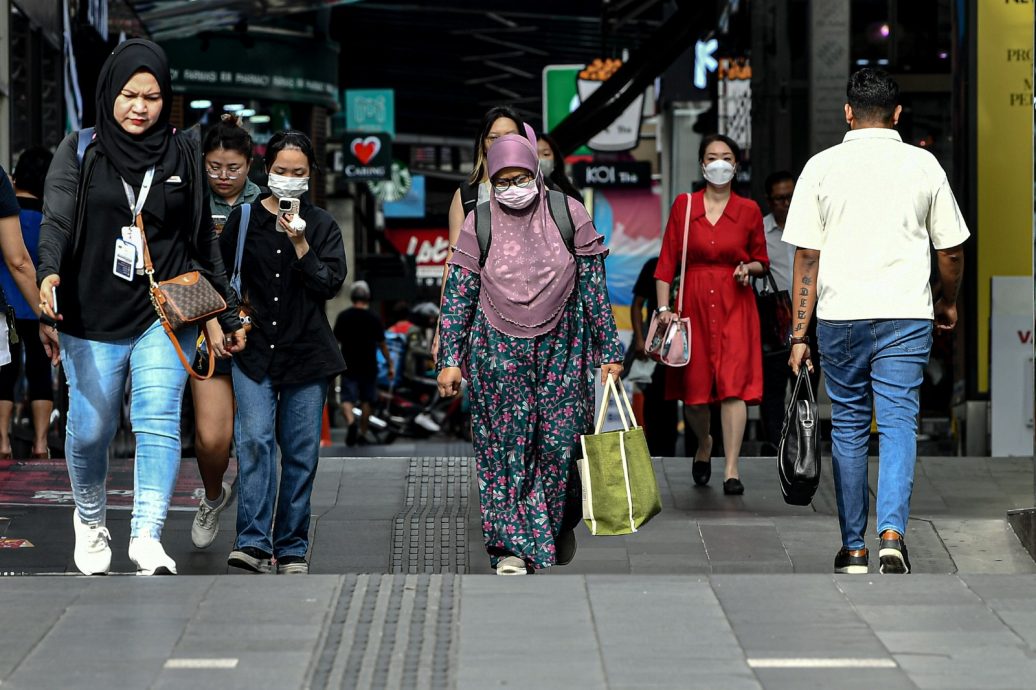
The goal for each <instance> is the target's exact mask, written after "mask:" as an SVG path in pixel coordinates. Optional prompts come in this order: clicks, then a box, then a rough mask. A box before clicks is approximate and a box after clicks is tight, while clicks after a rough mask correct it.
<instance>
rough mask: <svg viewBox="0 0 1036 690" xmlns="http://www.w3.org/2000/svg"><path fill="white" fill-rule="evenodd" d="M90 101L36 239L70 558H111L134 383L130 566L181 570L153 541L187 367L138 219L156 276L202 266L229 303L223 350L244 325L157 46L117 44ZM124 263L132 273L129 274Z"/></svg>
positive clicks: (67, 147)
mask: <svg viewBox="0 0 1036 690" xmlns="http://www.w3.org/2000/svg"><path fill="white" fill-rule="evenodd" d="M96 104H97V124H96V129H95V137H94V139H93V140H92V141H90V142H83V143H84V144H87V146H86V149H85V151H84V155H83V158H82V163H80V160H79V155H78V148H79V145H80V141H79V139H80V134H79V133H78V132H73V133H72V134H70V135H69V136H67V137H65V140H64V141H63V142H62V143H61V145H60V146H59V147H58V150H57V152H56V153H55V155H54V162H53V163H52V164H51V166H50V172H49V173H48V174H47V185H46V194H45V196H44V201H43V224H42V226H41V230H40V244H39V259H40V265H39V272H38V278H39V280H40V288H39V302H40V308H41V309H42V310H43V312H44V316H45V317H46V320H47V321H46V323H50V324H53V323H54V320H55V319H56V320H57V324H58V327H59V329H60V337H59V336H58V333H57V332H56V331H55V330H54V328H52V327H49V326H48V327H45V328H42V329H41V331H40V333H41V337H43V338H44V339H45V340H44V346H45V347H46V348H47V351H48V354H50V356H51V359H52V361H53V362H54V363H55V364H56V363H57V361H58V358H59V356H60V359H61V361H62V362H63V363H64V369H65V375H66V377H67V378H68V387H69V408H68V422H67V426H66V436H65V456H66V460H67V462H68V473H69V477H70V478H71V481H72V493H73V496H74V498H75V503H76V509H75V511H74V518H73V524H74V527H75V534H76V546H75V552H74V558H75V563H76V566H77V567H78V568H79V569H80V570H81V571H82V572H83V573H85V574H88V575H91V574H100V573H105V572H107V571H108V568H109V566H110V563H111V547H110V545H109V539H110V537H109V534H108V530H107V528H106V527H105V509H106V497H107V492H106V489H105V485H106V480H107V475H108V447H109V445H110V444H111V441H112V439H113V437H114V436H115V432H116V430H117V428H118V425H119V420H120V418H121V405H122V400H123V392H124V390H125V388H126V381H127V380H129V381H131V391H132V393H131V395H132V397H131V403H130V416H131V419H132V423H133V433H134V436H135V438H136V455H135V462H134V471H135V481H134V492H133V519H132V520H131V522H130V543H129V557H130V560H132V561H133V562H134V563H135V564H136V566H137V572H138V574H141V575H157V574H175V573H176V563H175V562H174V561H173V559H172V558H170V557H169V556H168V555H167V554H166V552H165V550H164V549H163V548H162V544H161V541H160V540H161V537H162V527H163V525H164V522H165V517H166V512H167V511H168V510H169V499H170V497H171V495H172V493H173V488H174V486H175V485H176V478H177V474H178V470H179V467H180V410H181V401H182V399H183V390H184V383H185V381H186V379H187V372H186V370H185V369H184V368H183V366H182V365H181V364H180V360H179V357H178V356H177V352H176V349H175V348H174V347H173V345H172V343H171V342H170V340H169V338H168V337H167V336H166V333H165V331H164V329H163V327H162V324H161V323H160V321H159V320H158V318H157V316H156V313H155V309H154V307H153V306H152V304H151V299H150V292H149V289H148V280H147V279H146V278H145V277H144V276H143V275H142V271H143V266H142V263H141V262H135V261H134V259H135V258H136V257H139V256H142V254H141V253H140V252H142V245H141V243H140V239H141V238H140V233H139V232H137V233H135V234H134V233H133V228H134V227H135V226H134V219H135V218H136V217H140V218H141V219H142V227H143V229H144V230H143V232H145V233H146V237H147V244H148V247H149V248H150V254H151V257H152V260H153V261H154V269H155V279H156V280H167V279H170V278H173V277H174V276H177V275H180V274H182V273H185V272H186V271H189V270H192V269H198V270H200V271H201V272H202V274H203V275H204V276H205V277H206V278H207V279H208V280H209V281H210V282H211V283H212V285H213V286H214V287H215V288H216V290H217V291H219V292H220V293H221V294H222V295H223V297H224V299H226V301H227V305H228V308H227V310H226V311H225V312H224V313H223V314H222V315H221V316H220V317H219V318H220V322H221V323H222V324H223V328H224V331H225V332H227V333H231V334H232V336H231V338H232V342H231V344H230V345H229V346H228V349H229V350H231V351H232V352H236V351H239V350H240V349H242V348H243V347H244V343H245V334H244V330H243V329H241V326H240V319H239V318H238V316H237V299H236V298H235V296H234V294H233V292H232V291H231V290H230V288H229V286H228V284H227V278H226V274H225V273H224V271H223V261H222V259H221V257H220V255H219V247H218V244H217V242H218V240H217V237H216V233H215V231H214V230H213V227H212V216H211V215H210V213H209V206H208V201H207V200H206V198H205V195H206V194H207V193H208V185H207V184H206V183H205V177H204V173H203V172H202V169H201V165H200V162H201V155H200V153H199V151H198V149H197V148H196V146H195V145H194V144H193V143H192V142H191V141H190V140H189V139H188V138H187V137H186V136H184V135H183V134H181V133H176V132H175V131H174V129H173V127H172V126H171V125H170V124H169V115H170V111H171V110H172V107H173V92H172V87H171V85H170V76H169V64H168V62H167V60H166V57H165V53H164V52H163V51H162V49H161V48H160V47H159V46H158V45H156V44H154V43H152V42H151V41H147V40H143V39H131V40H129V41H125V42H123V43H120V44H119V45H118V46H117V47H116V48H115V50H114V51H112V53H111V55H110V56H109V57H108V59H107V60H106V61H105V63H104V65H103V66H102V67H101V72H100V75H99V78H98V81H97V96H96ZM86 135H87V134H86V133H84V134H83V136H86ZM116 257H119V258H120V260H119V261H116V260H115V259H116ZM134 263H136V266H137V269H138V270H136V271H134V270H132V267H133V265H134ZM123 265H125V266H126V267H127V268H129V269H130V270H128V271H125V272H123V271H122V270H121V267H122V266H123ZM62 278H64V280H62ZM59 295H60V300H59V299H58V296H59ZM58 312H60V316H59V315H58ZM42 320H43V316H41V321H42ZM196 337H197V329H196V328H195V327H193V326H188V327H184V328H182V329H180V330H179V331H177V332H176V338H177V340H178V342H179V346H180V348H181V349H182V350H183V351H184V352H185V353H187V356H188V357H190V356H192V354H193V353H194V344H195V338H196ZM59 348H60V352H59Z"/></svg>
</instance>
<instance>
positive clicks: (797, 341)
mask: <svg viewBox="0 0 1036 690" xmlns="http://www.w3.org/2000/svg"><path fill="white" fill-rule="evenodd" d="M791 345H809V336H808V335H790V336H788V346H789V347H790V346H791Z"/></svg>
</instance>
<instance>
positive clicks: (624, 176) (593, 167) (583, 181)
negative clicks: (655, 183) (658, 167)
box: [572, 161, 651, 189]
mask: <svg viewBox="0 0 1036 690" xmlns="http://www.w3.org/2000/svg"><path fill="white" fill-rule="evenodd" d="M572 175H573V178H574V179H575V181H576V184H578V185H579V186H580V187H594V188H602V187H627V188H642V189H647V188H649V187H651V164H650V163H644V162H641V161H628V162H621V163H576V164H575V165H574V166H572Z"/></svg>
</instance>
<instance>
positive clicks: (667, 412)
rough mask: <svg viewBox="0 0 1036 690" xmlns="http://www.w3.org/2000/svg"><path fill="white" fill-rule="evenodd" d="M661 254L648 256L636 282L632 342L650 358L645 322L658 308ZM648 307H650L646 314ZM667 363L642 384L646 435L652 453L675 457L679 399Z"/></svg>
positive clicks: (634, 349)
mask: <svg viewBox="0 0 1036 690" xmlns="http://www.w3.org/2000/svg"><path fill="white" fill-rule="evenodd" d="M657 266H658V257H653V258H651V259H648V260H647V261H646V262H645V263H644V266H643V268H641V269H640V275H639V276H637V282H636V283H634V285H633V304H632V305H630V325H631V327H632V329H633V339H632V341H631V342H630V349H631V350H632V352H631V355H632V356H633V357H636V358H638V359H641V360H646V359H647V358H648V356H647V352H646V351H645V342H644V334H645V330H646V327H645V323H648V322H649V321H650V318H651V315H652V314H654V313H655V311H656V309H657V308H658V295H657V293H656V292H655V269H656V267H657ZM644 307H647V317H646V318H645V314H644ZM665 382H666V367H665V366H663V365H662V364H656V365H655V368H654V371H653V373H652V374H651V381H650V382H649V383H648V384H647V385H646V386H644V387H643V388H642V390H643V393H644V420H643V422H644V436H645V437H646V438H647V444H648V450H649V451H650V452H651V454H652V455H657V456H662V457H673V456H674V455H676V437H677V436H678V435H679V424H680V410H679V402H678V401H676V400H669V399H667V398H666V391H665Z"/></svg>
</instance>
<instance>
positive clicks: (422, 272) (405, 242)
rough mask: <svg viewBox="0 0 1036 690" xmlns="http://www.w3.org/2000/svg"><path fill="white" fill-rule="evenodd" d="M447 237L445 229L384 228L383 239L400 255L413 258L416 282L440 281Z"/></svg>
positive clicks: (447, 246) (448, 245) (444, 261)
mask: <svg viewBox="0 0 1036 690" xmlns="http://www.w3.org/2000/svg"><path fill="white" fill-rule="evenodd" d="M449 235H450V233H449V230H447V229H446V228H385V237H386V239H388V241H389V242H391V243H392V246H393V247H395V248H396V249H397V250H398V251H399V253H400V254H403V255H405V256H412V257H414V262H415V264H416V265H417V278H418V280H422V279H426V278H433V279H435V280H442V267H443V266H445V265H446V251H447V250H448V249H449V248H450V239H449Z"/></svg>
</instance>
